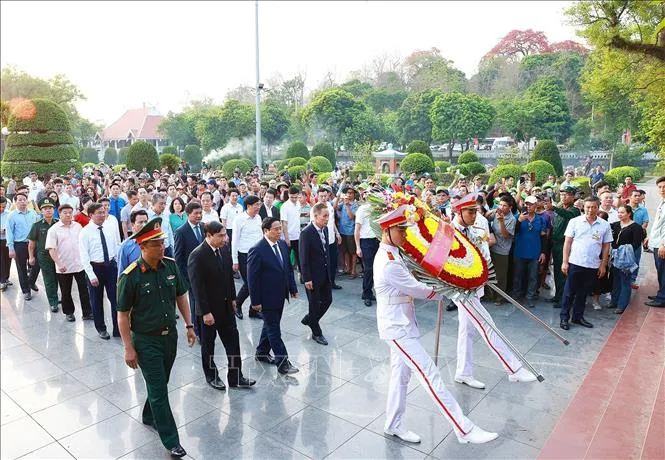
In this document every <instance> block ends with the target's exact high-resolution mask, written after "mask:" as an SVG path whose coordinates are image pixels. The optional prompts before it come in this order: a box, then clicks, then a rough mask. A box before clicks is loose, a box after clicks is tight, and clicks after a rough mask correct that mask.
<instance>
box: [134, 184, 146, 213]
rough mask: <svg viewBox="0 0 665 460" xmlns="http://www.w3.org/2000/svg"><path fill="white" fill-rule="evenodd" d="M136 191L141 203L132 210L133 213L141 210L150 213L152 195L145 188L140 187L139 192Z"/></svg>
mask: <svg viewBox="0 0 665 460" xmlns="http://www.w3.org/2000/svg"><path fill="white" fill-rule="evenodd" d="M136 191H137V193H138V197H139V201H138V203H136V204H135V205H134V207H133V208H132V212H134V211H138V210H139V209H143V210H144V211H145V212H149V211H150V194H149V193H148V190H146V188H145V187H139V188H138V190H136ZM130 214H131V213H130Z"/></svg>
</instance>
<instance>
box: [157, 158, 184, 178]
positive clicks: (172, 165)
mask: <svg viewBox="0 0 665 460" xmlns="http://www.w3.org/2000/svg"><path fill="white" fill-rule="evenodd" d="M159 164H160V165H161V167H162V168H166V169H167V170H168V172H169V174H173V173H174V172H176V171H177V170H178V168H179V167H180V157H178V156H176V155H174V154H172V153H162V154H161V155H160V156H159Z"/></svg>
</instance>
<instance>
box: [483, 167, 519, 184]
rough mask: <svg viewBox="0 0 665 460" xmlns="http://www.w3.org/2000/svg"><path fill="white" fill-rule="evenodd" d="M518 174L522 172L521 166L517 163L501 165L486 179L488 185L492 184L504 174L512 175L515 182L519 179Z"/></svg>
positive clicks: (498, 180) (499, 180)
mask: <svg viewBox="0 0 665 460" xmlns="http://www.w3.org/2000/svg"><path fill="white" fill-rule="evenodd" d="M520 174H522V167H521V166H518V165H501V166H497V167H496V169H495V170H494V171H493V172H492V174H491V175H490V178H489V179H488V181H487V184H488V185H494V184H496V183H497V182H501V179H503V178H504V177H505V176H512V177H513V179H515V183H516V184H517V182H518V181H519V180H520Z"/></svg>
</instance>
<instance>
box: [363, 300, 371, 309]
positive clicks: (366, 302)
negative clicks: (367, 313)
mask: <svg viewBox="0 0 665 460" xmlns="http://www.w3.org/2000/svg"><path fill="white" fill-rule="evenodd" d="M363 302H364V303H365V306H366V307H371V306H372V301H371V300H369V299H365V300H364V301H363Z"/></svg>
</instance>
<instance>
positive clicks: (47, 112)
mask: <svg viewBox="0 0 665 460" xmlns="http://www.w3.org/2000/svg"><path fill="white" fill-rule="evenodd" d="M7 128H8V129H9V132H10V133H9V135H8V136H7V148H6V149H5V152H4V156H3V158H2V163H1V169H2V174H3V176H12V175H18V176H19V177H21V178H22V177H24V176H25V175H26V174H27V172H28V171H35V172H37V173H38V174H40V175H41V174H46V173H57V174H59V175H62V174H65V173H67V172H69V170H70V169H71V168H74V169H76V170H79V171H80V170H81V163H79V162H78V155H77V152H76V148H75V147H74V145H73V142H74V139H73V138H72V135H71V132H70V124H69V120H68V118H67V113H66V112H65V111H64V110H63V109H62V108H61V107H60V106H59V105H58V104H56V103H55V102H53V101H50V100H47V99H33V100H24V101H22V102H20V103H18V104H16V105H15V106H14V107H13V108H12V111H11V114H10V115H9V119H8V123H7Z"/></svg>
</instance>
